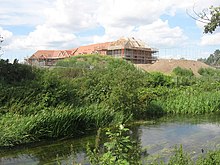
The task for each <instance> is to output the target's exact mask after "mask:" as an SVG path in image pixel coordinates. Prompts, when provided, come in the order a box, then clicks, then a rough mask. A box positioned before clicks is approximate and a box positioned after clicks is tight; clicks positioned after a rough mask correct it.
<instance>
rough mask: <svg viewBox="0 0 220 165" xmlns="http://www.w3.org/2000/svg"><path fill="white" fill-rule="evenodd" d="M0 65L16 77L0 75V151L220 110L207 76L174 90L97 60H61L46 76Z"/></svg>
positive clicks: (166, 79)
mask: <svg viewBox="0 0 220 165" xmlns="http://www.w3.org/2000/svg"><path fill="white" fill-rule="evenodd" d="M0 65H1V66H3V67H4V72H5V70H7V69H8V70H10V71H11V72H12V73H16V74H18V75H19V76H18V78H16V79H13V77H10V75H4V74H2V73H1V74H0V130H1V131H0V146H12V145H17V144H22V143H29V142H34V141H40V140H45V139H48V138H63V137H74V136H78V135H82V134H86V133H87V132H90V131H91V130H95V129H97V128H98V127H103V126H109V125H111V124H115V123H125V122H128V121H131V120H139V119H145V118H146V117H148V116H149V115H161V114H164V113H180V114H186V113H190V114H203V113H211V112H218V111H219V110H220V101H219V99H218V98H219V96H220V94H219V91H220V88H219V87H220V85H219V81H218V80H217V79H212V78H213V77H212V76H210V77H209V79H211V82H212V83H206V82H210V81H207V80H206V78H207V77H206V75H207V74H204V76H202V78H201V79H199V78H197V81H195V82H194V83H191V81H189V82H190V83H188V84H184V83H182V84H176V83H175V77H172V76H165V75H163V74H161V73H151V74H149V73H146V72H144V71H142V70H139V69H137V68H136V67H135V66H134V65H133V64H131V63H128V62H126V61H124V60H122V59H115V58H111V57H107V56H99V55H86V56H84V55H83V56H76V57H73V58H70V59H66V60H63V61H60V62H58V64H57V67H56V68H54V69H51V70H49V69H36V68H31V67H30V66H26V65H25V66H23V65H21V64H17V63H15V64H8V62H4V61H2V60H1V62H0ZM23 67H24V68H23ZM17 68H19V69H17ZM28 68H29V70H28V72H27V75H25V74H24V72H25V71H26V70H27V69H28ZM180 71H181V70H180ZM180 71H179V72H180ZM183 73H184V74H183ZM183 73H182V72H181V74H183V75H185V72H183ZM186 74H187V75H188V72H187V73H186ZM12 75H13V74H12ZM22 75H24V76H23V77H22ZM190 76H192V75H190ZM11 79H13V81H12V83H8V81H9V80H11ZM187 82H188V77H187ZM195 83H196V84H195Z"/></svg>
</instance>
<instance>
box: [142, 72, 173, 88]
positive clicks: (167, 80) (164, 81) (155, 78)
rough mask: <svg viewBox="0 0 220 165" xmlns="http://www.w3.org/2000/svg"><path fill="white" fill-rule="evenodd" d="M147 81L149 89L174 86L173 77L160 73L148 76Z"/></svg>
mask: <svg viewBox="0 0 220 165" xmlns="http://www.w3.org/2000/svg"><path fill="white" fill-rule="evenodd" d="M145 81H146V86H147V87H158V86H167V87H171V86H173V85H174V83H173V81H172V77H171V76H167V75H164V74H162V73H160V72H153V73H151V74H148V76H147V78H146V80H145Z"/></svg>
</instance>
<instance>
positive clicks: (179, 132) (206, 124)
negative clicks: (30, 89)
mask: <svg viewBox="0 0 220 165" xmlns="http://www.w3.org/2000/svg"><path fill="white" fill-rule="evenodd" d="M131 130H132V132H133V135H132V136H134V138H135V139H137V140H138V141H139V142H140V144H141V147H142V148H143V149H146V151H147V153H145V154H144V155H143V157H142V159H143V162H150V161H153V160H158V159H163V160H166V158H168V157H169V156H170V155H171V154H172V152H173V149H174V147H175V146H176V145H177V146H179V145H180V144H182V145H183V148H184V150H185V151H186V152H188V153H189V154H190V155H191V156H192V157H193V158H196V157H197V156H198V155H201V154H202V152H201V150H202V149H203V150H204V151H205V152H207V151H208V150H216V149H220V118H219V116H217V115H211V116H210V115H209V116H197V117H192V116H191V117H189V116H181V117H180V116H170V117H169V116H166V117H162V118H160V119H155V124H151V125H149V124H148V125H143V124H142V125H138V126H133V127H132V128H131ZM94 141H95V135H93V136H88V137H84V138H80V139H69V140H62V141H56V142H47V143H43V144H38V145H37V146H25V147H21V148H17V149H11V150H1V151H0V164H2V165H9V164H10V165H12V164H15V165H19V164H20V165H28V164H31V165H32V164H58V163H61V164H74V162H81V163H82V164H88V163H87V160H86V155H85V151H86V145H87V143H90V144H92V143H94Z"/></svg>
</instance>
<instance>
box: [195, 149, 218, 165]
mask: <svg viewBox="0 0 220 165" xmlns="http://www.w3.org/2000/svg"><path fill="white" fill-rule="evenodd" d="M196 164H197V165H214V164H220V150H219V151H209V152H208V153H207V154H206V156H205V157H204V156H201V157H200V158H199V159H198V160H197V162H196Z"/></svg>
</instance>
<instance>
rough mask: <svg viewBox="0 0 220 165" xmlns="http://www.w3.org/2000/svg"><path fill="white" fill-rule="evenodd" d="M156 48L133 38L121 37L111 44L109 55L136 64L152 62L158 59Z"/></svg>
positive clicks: (108, 50)
mask: <svg viewBox="0 0 220 165" xmlns="http://www.w3.org/2000/svg"><path fill="white" fill-rule="evenodd" d="M157 52H158V50H157V49H155V48H149V47H146V45H145V44H144V42H142V41H138V40H135V39H134V38H132V39H129V38H128V39H124V38H123V39H120V40H118V41H116V42H115V43H113V44H112V45H110V46H109V48H108V49H107V55H109V56H113V57H116V58H123V59H125V60H128V61H131V62H132V63H135V64H152V63H154V62H155V61H156V60H157V56H156V55H155V54H156V53H157Z"/></svg>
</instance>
